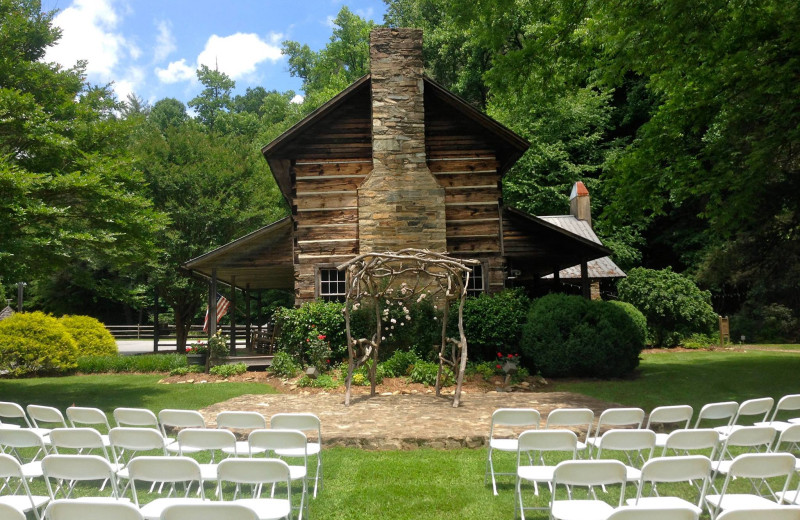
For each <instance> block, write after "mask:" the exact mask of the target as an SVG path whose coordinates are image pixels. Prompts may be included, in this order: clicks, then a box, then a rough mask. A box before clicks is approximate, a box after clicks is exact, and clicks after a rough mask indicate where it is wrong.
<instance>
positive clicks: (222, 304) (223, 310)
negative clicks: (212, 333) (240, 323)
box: [203, 293, 231, 332]
mask: <svg viewBox="0 0 800 520" xmlns="http://www.w3.org/2000/svg"><path fill="white" fill-rule="evenodd" d="M230 306H231V302H229V301H228V299H227V298H225V297H224V296H222V295H221V294H219V293H217V323H219V320H221V319H222V317H223V316H225V315H226V314H228V308H229V307H230ZM203 332H208V306H206V319H205V321H204V322H203Z"/></svg>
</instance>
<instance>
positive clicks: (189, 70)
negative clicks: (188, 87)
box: [156, 58, 197, 83]
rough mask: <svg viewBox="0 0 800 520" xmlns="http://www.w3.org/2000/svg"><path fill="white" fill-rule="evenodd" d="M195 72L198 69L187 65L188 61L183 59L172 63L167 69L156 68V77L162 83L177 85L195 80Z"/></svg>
mask: <svg viewBox="0 0 800 520" xmlns="http://www.w3.org/2000/svg"><path fill="white" fill-rule="evenodd" d="M195 70H197V68H196V67H190V66H189V65H186V60H185V59H183V58H181V59H180V60H179V61H173V62H171V63H170V64H169V65H167V68H166V69H162V68H160V67H156V76H158V79H159V81H161V82H162V83H177V82H178V81H186V80H190V79H192V78H194V77H195Z"/></svg>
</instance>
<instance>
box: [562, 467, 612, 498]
mask: <svg viewBox="0 0 800 520" xmlns="http://www.w3.org/2000/svg"><path fill="white" fill-rule="evenodd" d="M625 480H626V471H625V465H624V464H623V463H622V462H620V461H618V460H567V461H564V462H561V463H559V464H558V466H556V468H555V470H554V471H553V484H554V485H556V484H561V485H566V486H601V485H611V484H621V485H622V486H623V488H624V486H625ZM622 495H623V496H624V495H625V492H624V489H623V490H622Z"/></svg>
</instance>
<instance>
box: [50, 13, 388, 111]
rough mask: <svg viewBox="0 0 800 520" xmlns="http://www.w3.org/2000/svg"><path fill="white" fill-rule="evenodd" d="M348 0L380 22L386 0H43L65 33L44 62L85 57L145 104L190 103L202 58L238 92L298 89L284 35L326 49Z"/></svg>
mask: <svg viewBox="0 0 800 520" xmlns="http://www.w3.org/2000/svg"><path fill="white" fill-rule="evenodd" d="M344 5H347V7H349V8H350V10H351V11H353V12H355V13H357V14H358V15H360V16H362V17H364V18H367V19H372V20H375V21H376V22H378V23H382V22H383V14H384V12H385V10H386V9H385V5H384V3H383V1H382V0H344V1H342V0H338V1H337V0H228V1H216V2H211V1H208V0H192V1H187V0H43V1H42V9H43V10H48V11H49V10H52V9H58V11H59V13H58V14H57V15H56V17H55V19H54V23H55V25H57V26H58V27H60V28H61V30H62V38H61V41H60V42H59V43H58V44H57V45H56V46H54V47H52V48H50V49H49V51H48V53H47V55H46V57H45V59H46V60H47V61H55V62H57V63H60V64H61V65H63V66H65V67H69V66H72V65H74V64H75V62H76V61H77V60H79V59H84V60H88V67H87V77H88V80H89V81H90V82H92V83H95V84H105V83H110V82H114V90H115V91H116V93H117V96H118V97H119V98H120V99H123V100H124V99H125V98H126V96H127V95H128V94H129V93H131V92H134V93H136V94H137V95H138V96H139V97H141V98H143V99H144V100H145V101H148V102H150V103H151V104H152V103H154V102H155V101H158V100H159V99H163V98H165V97H175V98H177V99H179V100H181V101H183V102H187V101H189V100H190V99H191V98H193V97H194V96H195V95H197V93H198V92H199V91H200V90H201V86H200V84H199V83H198V82H197V79H196V76H195V74H194V71H195V70H196V69H197V67H198V65H200V64H205V65H208V66H209V67H211V68H214V66H215V63H216V64H217V66H218V67H219V69H220V70H221V71H222V72H225V73H226V74H228V76H230V77H231V78H233V79H234V80H235V81H236V93H241V92H244V90H245V89H246V88H247V87H254V86H259V85H260V86H263V87H264V88H266V89H267V90H271V89H276V90H278V91H286V90H294V91H295V92H297V93H298V94H302V92H301V91H300V86H301V81H300V80H299V79H298V78H292V77H291V76H290V75H289V72H288V66H287V61H286V57H285V56H282V55H281V53H280V46H281V42H282V41H284V40H295V41H298V42H300V43H304V44H307V45H309V46H310V47H311V48H312V49H314V50H318V49H320V48H322V47H324V46H325V44H326V43H327V42H328V41H329V39H330V36H331V31H332V24H331V21H332V20H333V18H335V17H336V14H337V13H338V12H339V10H340V9H341V8H342V6H344Z"/></svg>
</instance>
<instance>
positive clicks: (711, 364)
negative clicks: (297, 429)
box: [0, 349, 800, 520]
mask: <svg viewBox="0 0 800 520" xmlns="http://www.w3.org/2000/svg"><path fill="white" fill-rule="evenodd" d="M784 350H785V349H784ZM798 374H800V353H794V352H775V351H748V352H741V351H738V350H734V351H715V352H705V351H697V352H669V351H665V352H657V353H652V354H645V355H644V356H643V359H642V364H641V367H640V369H639V371H638V373H637V375H636V376H635V377H633V378H631V379H628V380H614V381H555V382H553V384H552V385H551V386H550V387H549V389H550V390H553V391H571V392H579V393H582V394H586V395H589V396H593V397H596V398H600V399H604V400H608V401H612V402H616V403H620V404H622V405H627V406H640V407H643V408H645V410H647V411H649V410H650V409H652V408H653V407H655V406H658V405H665V404H680V403H688V404H691V405H692V406H694V407H695V410H696V411H697V410H699V408H700V407H701V406H702V405H703V404H705V403H708V402H712V401H718V400H735V401H742V400H745V399H749V398H753V397H761V396H773V397H775V398H776V399H777V398H779V397H780V396H782V395H785V394H788V393H800V379H798ZM160 377H161V376H157V375H156V376H153V375H100V376H71V377H61V378H39V379H21V380H0V399H2V400H8V401H16V402H19V403H20V404H23V405H25V404H28V403H38V404H47V405H51V406H56V407H58V408H59V409H62V410H63V409H64V408H66V407H67V406H69V405H71V404H73V403H75V404H76V405H85V406H96V407H99V408H101V409H103V410H105V411H107V412H110V411H111V410H113V408H115V407H117V406H133V407H139V406H141V407H145V408H150V409H151V410H154V411H158V410H160V409H162V408H167V407H169V408H193V409H197V408H202V407H204V406H207V405H209V404H212V403H214V402H219V401H222V400H225V399H228V398H230V397H233V396H236V395H240V394H245V393H266V392H270V391H272V390H271V389H270V388H269V387H267V386H265V385H263V384H257V383H241V384H238V383H237V384H234V383H226V384H205V385H158V384H156V382H157V381H158V379H159V378H160ZM487 433H488V424H487ZM505 455H506V457H505V458H504V459H502V460H500V459H499V457H500V455H499V456H498V464H499V465H501V466H503V467H504V468H505V470H510V469H512V467H513V463H512V462H511V460H512V459H511V457H510V456H509V455H507V454H505ZM485 460H486V450H485V449H478V450H469V449H459V450H450V451H440V450H431V449H421V450H415V451H405V452H403V451H388V452H368V451H363V450H359V449H353V448H329V449H326V450H325V451H324V463H325V465H324V468H325V488H324V490H322V491H321V493H320V496H319V497H318V498H317V499H316V500H313V501H312V504H311V517H312V518H325V519H365V520H367V519H369V520H372V519H374V518H387V519H453V520H455V519H475V520H479V519H480V520H485V519H498V520H499V519H511V518H512V517H513V511H514V502H513V479H512V478H510V477H501V478H500V480H499V490H500V496H498V497H495V496H493V495H492V491H491V486H484V484H483V472H484V464H485ZM739 484H741V485H745V486H746V483H745V482H740V483H739ZM796 485H797V484H796V481H795V484H793V487H794V486H796ZM632 489H633V488H630V489H629V490H628V491H629V492H628V494H629V495H630V494H631V493H632ZM743 489H746V487H745V488H743ZM548 496H549V495H548V492H547V491H546V490H543V491H542V492H541V495H540V497H539V499H538V501H537V505H542V506H544V505H546V503H547V498H548ZM532 498H533V494H532V492H530V491H529V492H528V494H527V502H526V504H527V505H531V504H532V502H531V501H530V499H532ZM526 516H527V517H529V518H533V519H543V518H547V515H546V514H544V513H542V514H536V513H531V514H528V515H526Z"/></svg>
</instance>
